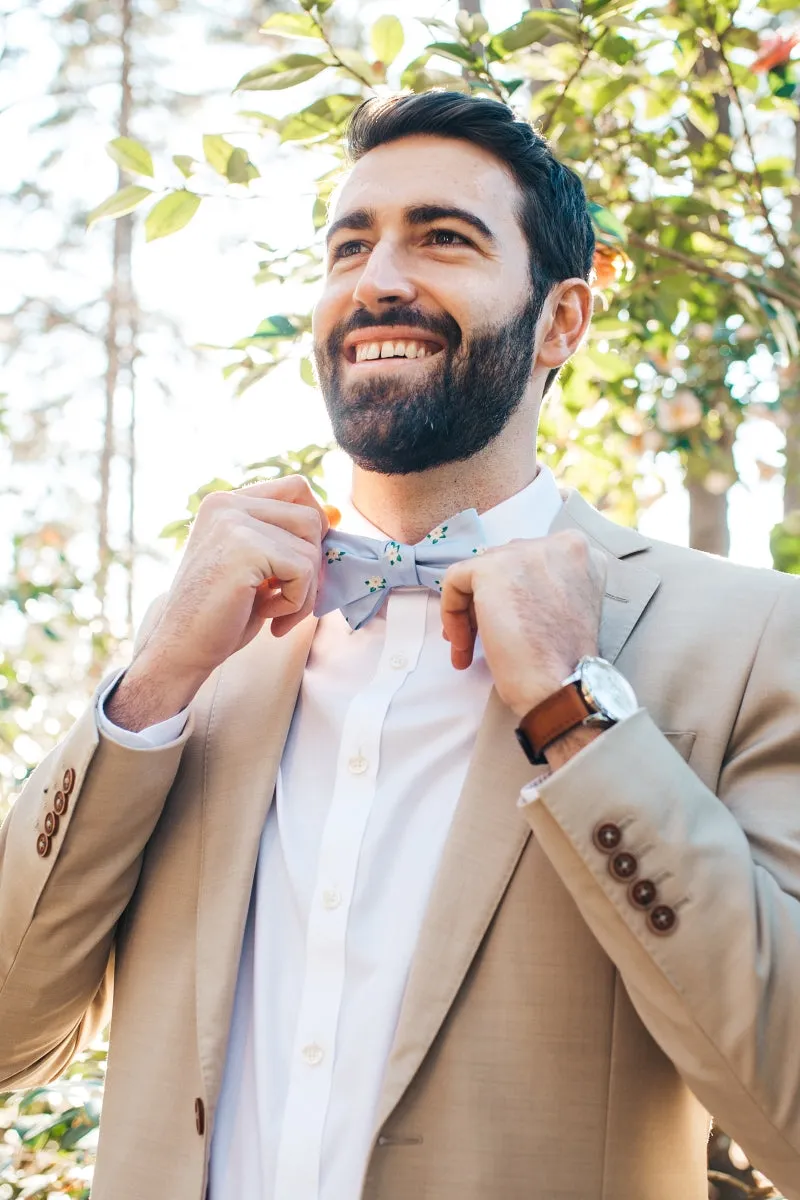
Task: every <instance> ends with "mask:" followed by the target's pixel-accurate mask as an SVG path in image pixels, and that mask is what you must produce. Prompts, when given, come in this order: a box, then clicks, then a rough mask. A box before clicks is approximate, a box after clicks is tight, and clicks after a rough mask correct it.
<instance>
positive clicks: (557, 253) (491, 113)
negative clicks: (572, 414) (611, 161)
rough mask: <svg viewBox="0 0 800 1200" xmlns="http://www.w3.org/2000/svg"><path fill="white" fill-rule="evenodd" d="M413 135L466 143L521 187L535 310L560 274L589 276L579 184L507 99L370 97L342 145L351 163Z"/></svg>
mask: <svg viewBox="0 0 800 1200" xmlns="http://www.w3.org/2000/svg"><path fill="white" fill-rule="evenodd" d="M415 134H433V135H435V136H437V137H447V138H458V139H460V140H461V141H466V142H472V144H473V145H475V146H480V147H481V148H482V149H484V150H488V151H489V153H490V154H493V155H494V156H495V158H498V159H499V160H500V161H501V162H502V163H504V164H505V165H506V166H507V167H508V168H509V170H510V171H511V174H512V175H513V177H514V179H515V180H516V182H517V184H518V186H519V189H520V192H521V193H522V204H521V205H520V209H519V212H518V214H517V215H518V218H519V223H520V226H521V227H522V232H523V233H524V235H525V240H526V241H527V243H528V249H529V252H530V259H529V261H530V274H531V285H532V288H533V292H534V297H535V299H536V300H537V301H538V303H539V312H540V311H541V305H543V304H544V300H545V297H546V296H547V293H548V292H549V291H550V289H551V288H552V287H553V285H554V284H556V283H558V282H560V281H561V280H562V279H574V278H577V277H579V278H581V279H586V280H588V279H589V276H590V273H591V270H592V260H593V258H594V245H595V241H594V231H593V229H592V222H591V218H590V216H589V210H588V206H587V202H586V194H585V193H584V190H583V184H582V183H581V180H580V178H579V177H578V175H576V174H575V172H574V171H572V170H570V168H569V167H566V166H565V165H564V164H563V163H561V162H559V161H558V159H557V158H556V157H555V155H554V154H553V152H552V150H551V149H550V146H549V143H548V142H547V139H546V138H544V137H542V136H541V134H539V133H537V132H536V130H535V129H534V128H533V127H532V126H531V125H530V124H529V123H528V122H527V121H524V120H522V119H520V118H519V117H518V116H516V114H515V113H514V112H513V111H512V109H510V108H509V107H508V105H507V104H503V103H502V102H501V101H498V100H490V99H489V98H488V97H485V96H466V95H464V94H462V93H460V92H446V91H444V90H442V89H438V88H434V89H432V90H431V91H428V92H419V93H416V94H413V95H398V96H389V97H387V98H384V99H381V98H378V97H373V98H371V99H369V100H365V101H364V103H363V104H361V105H359V107H358V108H357V109H356V110H355V112H354V113H353V116H352V117H351V119H350V123H349V125H348V128H347V134H346V137H345V149H346V152H347V156H348V159H349V160H350V162H353V163H355V162H357V161H358V159H360V158H362V157H363V156H364V155H365V154H367V153H368V152H369V151H370V150H374V149H376V147H378V146H383V145H386V143H387V142H394V141H398V140H399V139H400V138H404V137H412V136H414V135H415ZM539 312H537V314H536V315H537V319H538V316H539ZM557 374H558V370H557V369H556V370H553V371H551V372H550V374H549V375H548V377H547V380H546V382H545V387H544V390H545V391H547V389H548V388H549V387H550V385H551V384H552V382H553V380H554V379H555V377H556V375H557Z"/></svg>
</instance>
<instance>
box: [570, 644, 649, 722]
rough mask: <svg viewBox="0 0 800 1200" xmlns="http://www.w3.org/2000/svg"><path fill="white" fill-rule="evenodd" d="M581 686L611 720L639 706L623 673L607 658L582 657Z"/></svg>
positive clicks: (621, 718) (590, 701)
mask: <svg viewBox="0 0 800 1200" xmlns="http://www.w3.org/2000/svg"><path fill="white" fill-rule="evenodd" d="M580 666H581V689H582V691H583V694H584V696H585V697H586V699H587V700H588V702H589V703H590V704H592V705H593V706H594V707H595V708H596V709H597V710H598V711H599V712H601V713H602V714H603V716H605V717H608V718H609V720H611V721H624V720H625V718H626V717H632V716H633V714H634V713H635V712H636V710H637V708H638V707H639V704H638V701H637V699H636V693H635V692H634V690H633V688H632V687H631V685H630V684H629V683H628V681H627V679H626V678H625V676H624V675H620V673H619V671H618V670H617V669H616V667H612V665H611V663H609V662H606V660H605V659H604V658H588V657H587V658H584V659H582V660H581V664H580Z"/></svg>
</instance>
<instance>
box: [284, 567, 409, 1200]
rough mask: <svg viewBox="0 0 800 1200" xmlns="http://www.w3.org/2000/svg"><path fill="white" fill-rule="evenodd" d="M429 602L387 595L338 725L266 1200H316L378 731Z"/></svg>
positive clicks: (374, 775) (375, 767) (401, 679)
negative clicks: (369, 667)
mask: <svg viewBox="0 0 800 1200" xmlns="http://www.w3.org/2000/svg"><path fill="white" fill-rule="evenodd" d="M427 600H428V594H427V593H420V592H419V591H417V590H414V591H409V592H403V591H397V592H393V593H392V594H391V596H390V597H389V599H388V601H387V604H386V622H385V627H386V629H385V639H384V645H383V649H382V651H381V656H380V660H379V662H378V667H377V669H376V672H375V675H374V677H373V679H372V681H371V683H370V684H369V685H368V686H367V687H366V688H364V689H362V690H361V691H360V692H358V693H357V694H356V695H355V696H354V697H353V700H352V701H351V703H350V706H349V708H348V711H347V714H346V717H345V720H344V725H343V729H342V740H341V744H340V747H339V754H338V759H337V764H336V776H335V781H334V788H333V796H332V800H331V805H330V809H329V812H328V816H327V819H326V822H325V827H324V830H323V834H322V841H321V845H320V852H319V859H318V866H317V873H316V878H315V881H314V888H313V892H312V896H311V904H310V909H309V918H308V926H307V931H306V947H305V950H306V952H305V965H304V980H303V988H302V993H301V999H300V1006H299V1011H298V1019H297V1027H296V1033H295V1039H294V1045H293V1047H292V1058H291V1063H292V1066H291V1070H290V1076H289V1088H288V1095H287V1100H286V1106H285V1109H284V1117H283V1125H282V1131H281V1137H280V1142H279V1146H278V1155H277V1164H276V1180H275V1191H274V1200H318V1197H319V1178H320V1163H321V1155H322V1142H323V1136H324V1131H325V1119H326V1116H327V1112H328V1105H329V1101H330V1094H331V1083H332V1079H333V1069H334V1063H335V1052H336V1030H337V1026H338V1022H339V1014H340V1010H341V1004H342V996H343V992H344V985H345V967H346V958H345V956H346V944H347V928H348V921H349V918H350V911H351V904H352V899H353V894H354V891H355V885H356V874H357V870H358V859H359V854H360V851H361V846H362V843H363V840H364V834H365V832H366V829H367V824H368V822H369V817H370V813H371V811H372V806H373V802H374V799H375V792H376V786H377V780H378V769H379V765H380V742H381V733H382V730H383V726H384V722H385V720H386V715H387V713H388V711H389V706H390V704H391V702H392V699H393V698H394V696H395V695H396V693H397V692H398V691H399V689H400V688H401V687H402V685H403V682H404V680H405V679H406V677H407V676H408V674H409V673H410V672H411V671H413V670H414V668H415V667H416V665H417V662H418V660H419V654H420V651H421V649H422V644H423V640H424V637H425V621H426V611H427ZM354 636H358V635H357V634H355V635H354Z"/></svg>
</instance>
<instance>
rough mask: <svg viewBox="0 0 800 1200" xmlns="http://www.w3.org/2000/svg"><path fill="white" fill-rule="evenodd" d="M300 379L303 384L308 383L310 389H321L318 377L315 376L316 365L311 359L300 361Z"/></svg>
mask: <svg viewBox="0 0 800 1200" xmlns="http://www.w3.org/2000/svg"><path fill="white" fill-rule="evenodd" d="M300 378H301V379H302V381H303V383H307V384H308V386H309V387H313V388H315V387H319V384H318V383H317V377H316V375H315V374H314V365H313V363H312V362H311V359H310V358H301V359H300Z"/></svg>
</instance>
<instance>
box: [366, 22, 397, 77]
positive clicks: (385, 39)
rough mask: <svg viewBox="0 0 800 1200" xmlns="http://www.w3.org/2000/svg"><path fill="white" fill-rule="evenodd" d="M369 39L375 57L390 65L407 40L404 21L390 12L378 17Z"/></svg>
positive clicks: (385, 64)
mask: <svg viewBox="0 0 800 1200" xmlns="http://www.w3.org/2000/svg"><path fill="white" fill-rule="evenodd" d="M369 40H370V45H371V46H372V51H373V53H374V55H375V57H376V58H377V59H378V60H379V61H380V62H382V63H383V64H384V66H387V67H388V66H390V65H391V64H392V63H393V62H394V60H395V59H396V58H397V56H398V54H399V53H400V51H401V50H402V49H403V43H404V42H405V34H404V33H403V25H402V22H401V21H400V20H399V18H398V17H393V16H392V15H391V14H390V13H386V14H385V15H384V16H382V17H378V19H377V21H376V22H375V24H374V25H373V26H372V29H371V30H370V35H369Z"/></svg>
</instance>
